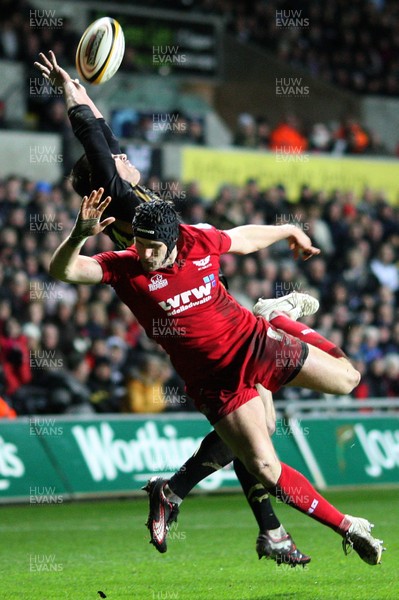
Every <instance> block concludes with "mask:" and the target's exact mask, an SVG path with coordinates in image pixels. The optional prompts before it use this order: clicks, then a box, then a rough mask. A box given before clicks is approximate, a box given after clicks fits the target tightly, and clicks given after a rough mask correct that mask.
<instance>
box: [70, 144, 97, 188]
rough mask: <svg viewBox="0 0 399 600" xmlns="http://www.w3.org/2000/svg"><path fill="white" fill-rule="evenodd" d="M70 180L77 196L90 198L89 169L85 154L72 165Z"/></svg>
mask: <svg viewBox="0 0 399 600" xmlns="http://www.w3.org/2000/svg"><path fill="white" fill-rule="evenodd" d="M70 180H71V183H72V187H73V189H74V190H75V192H76V193H77V194H79V196H81V197H82V198H83V196H90V194H91V192H92V185H91V168H90V164H89V161H88V160H87V156H86V154H83V156H81V157H80V158H79V159H78V160H77V161H76V163H75V164H74V166H73V168H72V171H71V175H70Z"/></svg>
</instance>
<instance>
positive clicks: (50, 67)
mask: <svg viewBox="0 0 399 600" xmlns="http://www.w3.org/2000/svg"><path fill="white" fill-rule="evenodd" d="M39 57H40V62H39V61H36V62H35V63H34V65H35V67H36V68H37V69H39V71H41V73H42V75H43V77H45V78H46V79H48V80H49V81H51V82H52V83H54V85H55V86H62V87H63V90H64V97H65V103H66V106H67V109H68V110H69V109H70V108H73V107H74V106H78V105H79V104H86V105H87V106H89V107H90V108H91V110H92V111H93V114H94V116H95V117H96V118H97V119H102V118H103V116H102V114H101V112H100V111H99V109H98V108H97V106H96V105H95V104H94V102H93V100H92V99H91V98H90V97H89V96H88V94H87V92H86V90H85V88H84V87H83V85H81V84H80V83H79V81H78V80H77V79H72V78H71V76H70V75H69V74H68V73H67V72H66V71H65V69H63V68H62V67H60V66H59V64H58V63H57V59H56V56H55V54H54V52H53V51H52V50H50V52H49V56H48V57H47V56H46V55H45V54H43V52H40V54H39Z"/></svg>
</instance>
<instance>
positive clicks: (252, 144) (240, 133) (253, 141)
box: [233, 113, 257, 148]
mask: <svg viewBox="0 0 399 600" xmlns="http://www.w3.org/2000/svg"><path fill="white" fill-rule="evenodd" d="M233 143H234V145H235V146H242V147H244V148H256V147H257V135H256V123H255V119H254V117H253V116H252V115H250V114H248V113H242V114H240V115H239V117H238V123H237V133H236V135H235V138H234V142H233Z"/></svg>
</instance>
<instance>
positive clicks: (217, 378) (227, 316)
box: [94, 225, 256, 387]
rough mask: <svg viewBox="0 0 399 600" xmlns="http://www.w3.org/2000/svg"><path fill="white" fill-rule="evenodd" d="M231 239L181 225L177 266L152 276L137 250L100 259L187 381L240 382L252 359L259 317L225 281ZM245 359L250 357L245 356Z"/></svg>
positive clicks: (108, 280) (123, 297)
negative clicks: (223, 265)
mask: <svg viewBox="0 0 399 600" xmlns="http://www.w3.org/2000/svg"><path fill="white" fill-rule="evenodd" d="M230 245H231V240H230V237H229V236H228V235H227V234H226V233H224V232H223V231H220V230H218V229H215V228H214V227H212V226H210V225H201V226H195V225H194V226H193V225H180V237H179V240H178V244H177V247H178V254H177V258H176V261H175V263H174V264H173V266H171V267H168V268H163V269H159V270H158V271H152V272H151V273H147V272H146V271H144V269H143V268H142V266H141V263H140V260H139V258H138V254H137V251H136V248H135V247H134V246H131V247H130V248H127V249H126V250H123V251H121V252H103V253H102V254H97V255H96V256H94V258H95V259H96V260H97V261H98V262H99V263H100V265H101V267H102V269H103V273H104V275H103V279H102V282H103V283H107V284H110V285H111V286H112V287H113V288H114V289H115V291H116V293H117V295H118V297H119V298H120V299H121V300H122V301H123V302H124V303H125V304H127V306H128V307H129V308H130V309H131V311H132V312H133V313H134V314H135V316H136V318H137V319H138V321H139V323H140V324H141V325H142V326H143V327H144V329H145V331H146V333H147V335H148V337H150V338H151V339H153V340H155V341H156V342H158V343H159V344H160V345H161V346H162V347H163V348H164V349H165V350H166V352H167V353H168V354H169V356H170V359H171V361H172V364H173V365H174V367H175V369H176V370H177V372H178V373H179V374H180V375H181V377H182V378H183V379H184V380H185V381H186V383H187V384H191V385H192V384H198V383H200V382H204V381H210V380H213V385H215V386H216V385H223V386H226V385H227V384H229V385H228V387H230V385H232V386H234V385H235V383H234V382H233V381H232V380H231V379H233V380H235V382H236V381H237V379H238V378H239V373H238V371H240V370H241V368H242V365H243V361H244V362H245V358H248V348H249V344H250V337H251V334H252V333H253V330H254V327H255V324H256V318H255V317H254V315H253V314H252V313H251V312H250V311H249V310H247V309H245V308H244V307H242V306H240V305H239V304H238V303H237V302H236V301H235V300H234V299H233V298H232V297H231V296H230V295H229V294H228V293H227V292H226V290H225V288H224V287H223V285H222V284H221V283H219V278H218V272H219V259H220V255H221V254H223V253H226V252H227V251H228V250H229V248H230ZM244 357H245V358H244Z"/></svg>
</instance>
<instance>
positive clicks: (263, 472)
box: [245, 456, 279, 487]
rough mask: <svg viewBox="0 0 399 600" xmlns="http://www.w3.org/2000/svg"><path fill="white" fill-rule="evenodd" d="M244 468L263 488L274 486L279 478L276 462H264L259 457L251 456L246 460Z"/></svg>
mask: <svg viewBox="0 0 399 600" xmlns="http://www.w3.org/2000/svg"><path fill="white" fill-rule="evenodd" d="M245 467H246V469H247V471H249V472H250V473H252V475H253V476H254V477H256V479H258V481H261V482H262V483H263V485H264V486H265V487H268V486H273V485H276V482H277V480H278V477H279V467H278V461H277V460H276V461H274V460H265V459H264V458H261V457H259V456H252V457H250V458H249V459H247V460H246V462H245Z"/></svg>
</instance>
